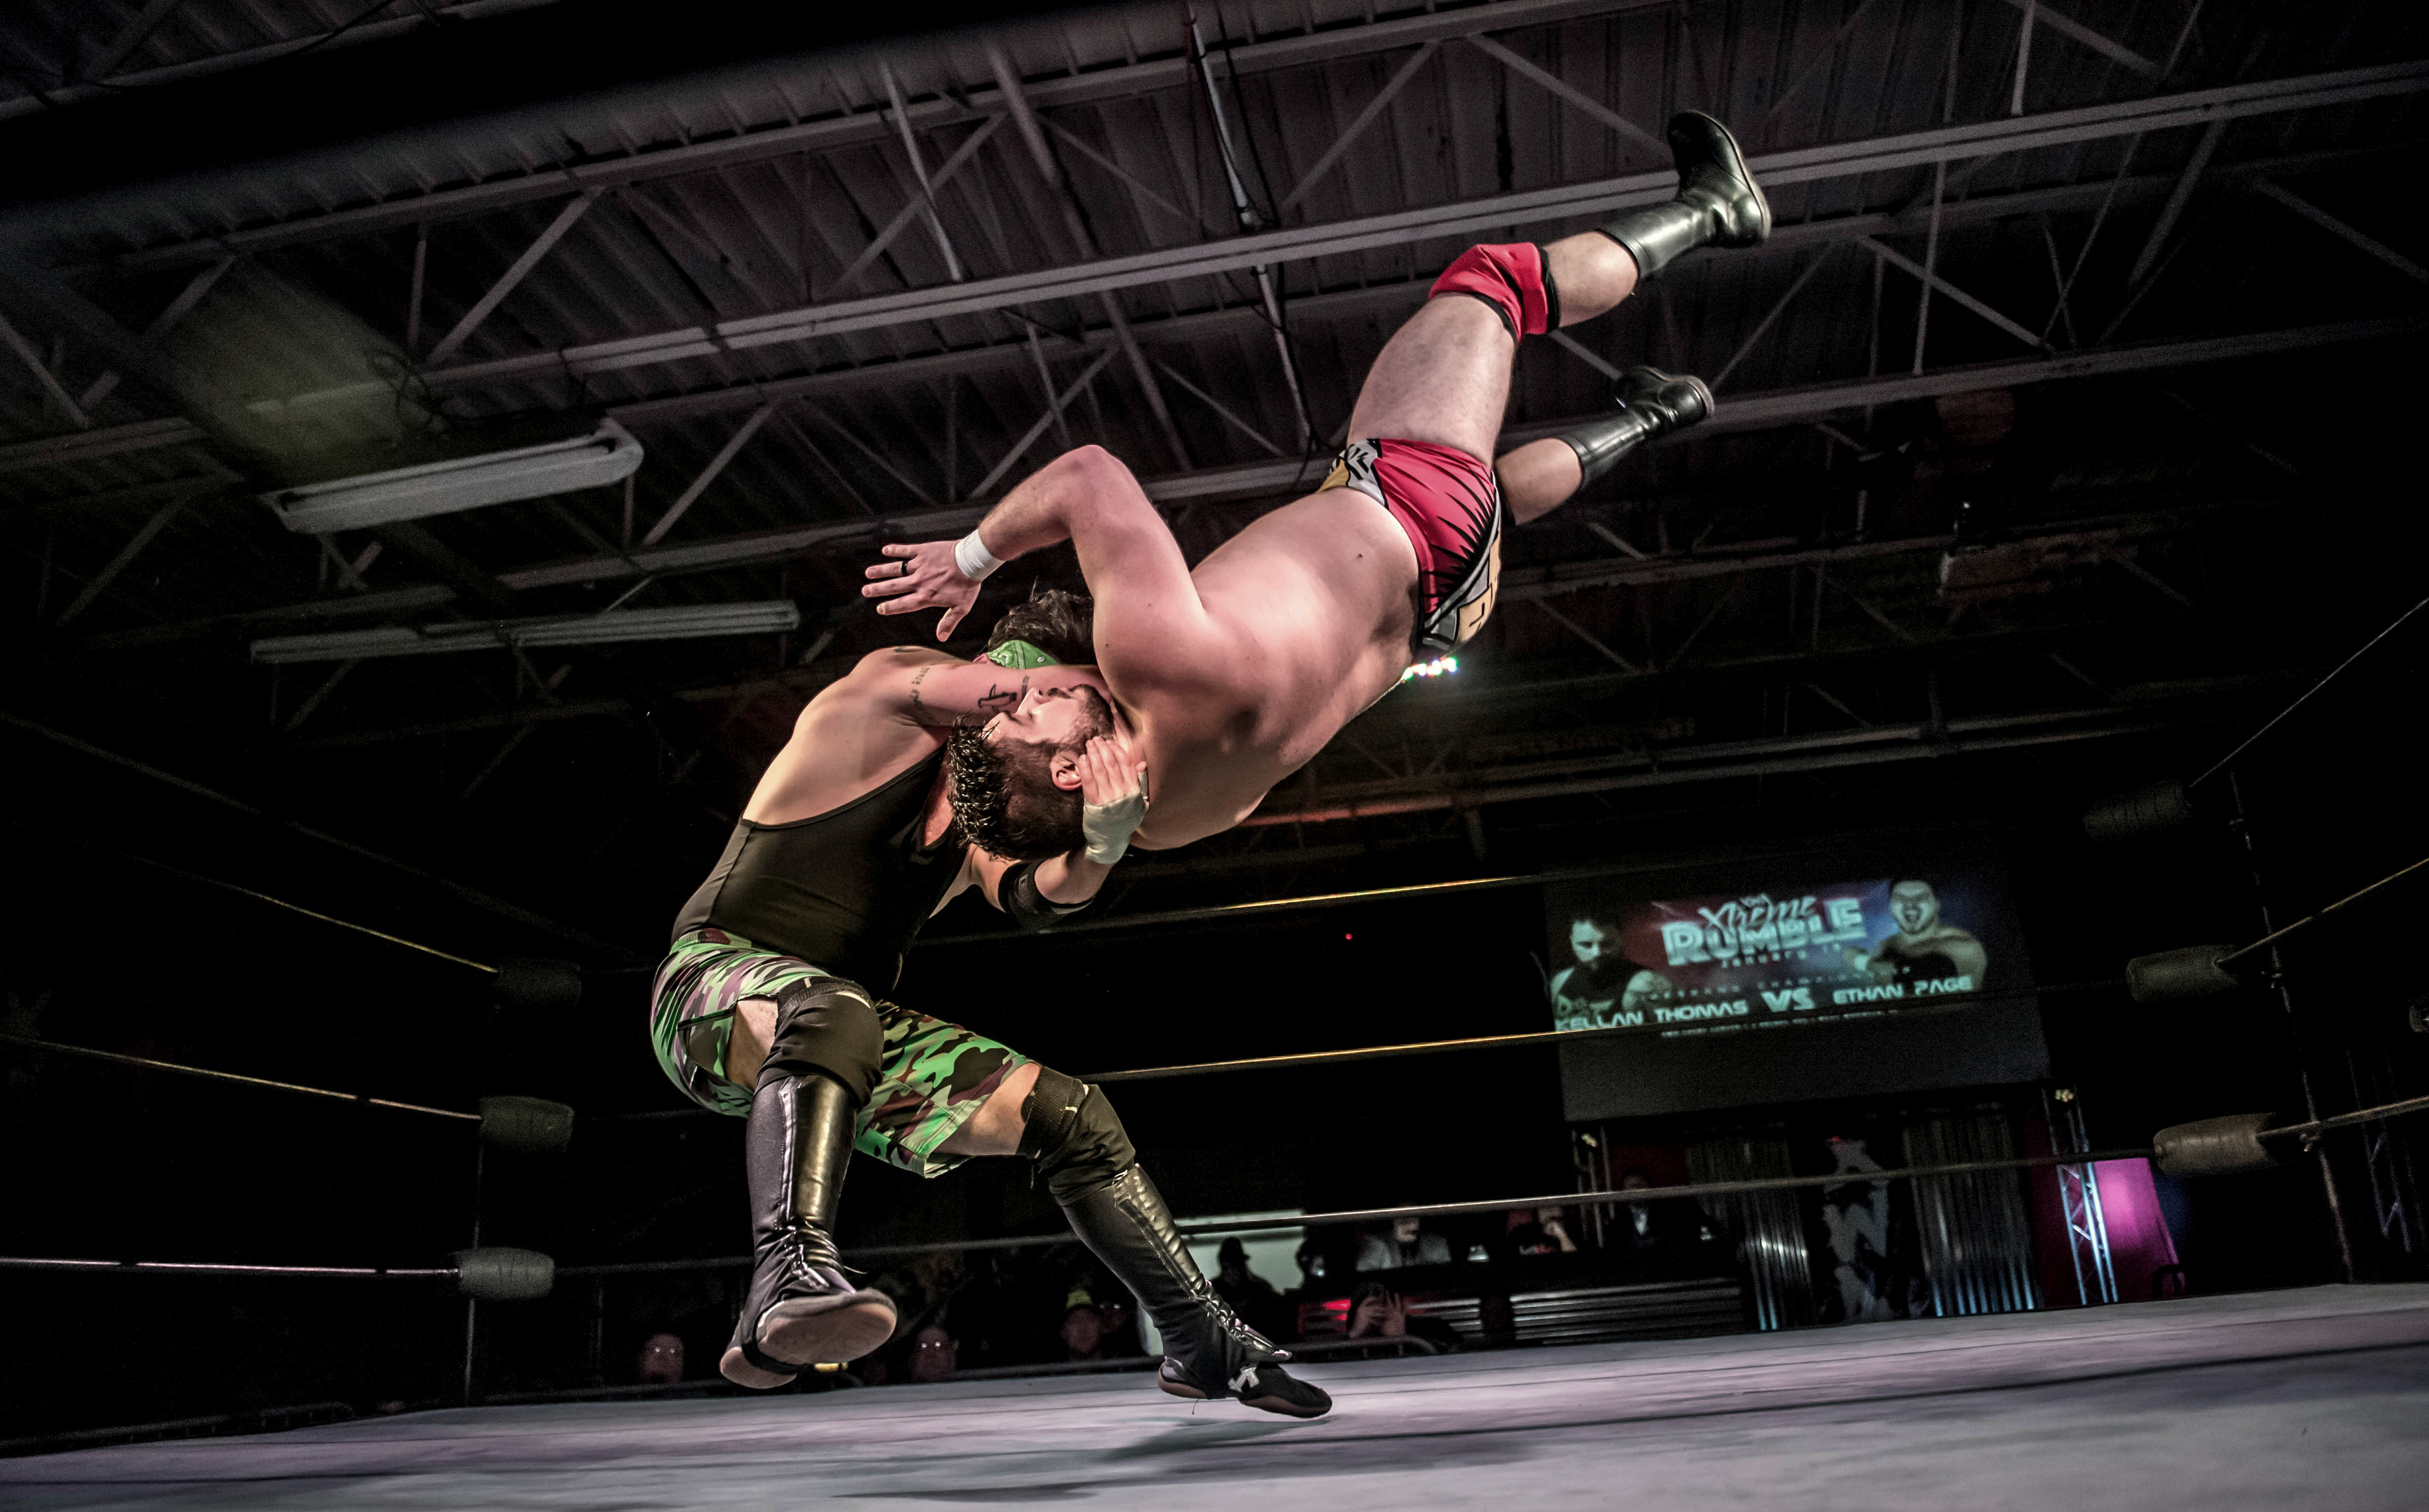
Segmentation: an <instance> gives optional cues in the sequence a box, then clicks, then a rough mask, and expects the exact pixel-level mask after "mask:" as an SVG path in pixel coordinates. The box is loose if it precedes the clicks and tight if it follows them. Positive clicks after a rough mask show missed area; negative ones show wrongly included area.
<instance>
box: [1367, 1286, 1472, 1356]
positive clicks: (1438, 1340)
mask: <svg viewBox="0 0 2429 1512" xmlns="http://www.w3.org/2000/svg"><path fill="white" fill-rule="evenodd" d="M1403 1336H1406V1337H1410V1338H1414V1339H1425V1340H1426V1341H1427V1342H1429V1343H1430V1344H1432V1345H1434V1346H1435V1347H1436V1348H1438V1349H1446V1350H1449V1349H1457V1348H1459V1346H1460V1337H1459V1330H1458V1329H1456V1328H1453V1327H1452V1326H1451V1325H1450V1324H1448V1323H1445V1322H1443V1321H1442V1320H1441V1319H1439V1318H1430V1317H1428V1316H1426V1315H1425V1314H1424V1313H1421V1312H1416V1311H1413V1310H1412V1309H1411V1307H1410V1306H1409V1302H1408V1299H1407V1298H1405V1297H1403V1296H1401V1295H1400V1294H1399V1293H1398V1292H1396V1291H1394V1290H1390V1289H1389V1288H1387V1287H1385V1286H1384V1285H1383V1283H1381V1282H1380V1281H1364V1282H1361V1283H1360V1284H1359V1287H1358V1290H1356V1291H1355V1292H1352V1293H1351V1294H1350V1300H1349V1337H1350V1338H1352V1339H1398V1338H1401V1337H1403Z"/></svg>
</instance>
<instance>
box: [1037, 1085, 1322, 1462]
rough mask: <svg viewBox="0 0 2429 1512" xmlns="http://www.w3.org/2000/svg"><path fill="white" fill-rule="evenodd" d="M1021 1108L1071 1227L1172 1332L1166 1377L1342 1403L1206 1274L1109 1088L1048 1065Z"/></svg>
mask: <svg viewBox="0 0 2429 1512" xmlns="http://www.w3.org/2000/svg"><path fill="white" fill-rule="evenodd" d="M1022 1112H1023V1114H1024V1125H1023V1128H1022V1132H1021V1140H1020V1153H1021V1154H1023V1155H1026V1156H1028V1157H1029V1158H1030V1159H1033V1160H1035V1161H1036V1162H1037V1163H1038V1167H1039V1169H1040V1171H1041V1173H1042V1174H1043V1175H1045V1177H1046V1185H1047V1190H1048V1191H1049V1192H1052V1193H1053V1195H1054V1200H1055V1201H1056V1202H1058V1203H1060V1204H1061V1205H1062V1208H1063V1215H1064V1217H1065V1218H1066V1219H1068V1220H1069V1221H1070V1224H1071V1231H1072V1232H1073V1233H1075V1234H1077V1235H1079V1236H1080V1241H1081V1242H1082V1243H1084V1244H1086V1245H1087V1246H1088V1249H1089V1251H1090V1252H1091V1253H1092V1254H1094V1255H1095V1256H1096V1257H1097V1258H1098V1259H1099V1260H1101V1261H1103V1262H1104V1265H1105V1268H1106V1269H1107V1270H1109V1271H1111V1272H1113V1273H1114V1274H1115V1276H1117V1277H1119V1278H1120V1280H1121V1282H1122V1284H1123V1285H1124V1286H1127V1287H1129V1288H1130V1289H1131V1291H1132V1294H1133V1295H1134V1296H1136V1297H1137V1298H1138V1301H1139V1306H1140V1307H1144V1308H1145V1309H1147V1315H1148V1317H1149V1318H1152V1319H1154V1320H1155V1326H1156V1331H1157V1332H1158V1333H1161V1334H1162V1335H1163V1336H1164V1363H1163V1364H1162V1365H1161V1366H1160V1367H1158V1370H1157V1373H1156V1384H1157V1385H1158V1386H1160V1387H1162V1388H1163V1389H1165V1390H1166V1391H1168V1392H1170V1393H1171V1394H1172V1395H1174V1396H1178V1397H1186V1398H1189V1399H1191V1400H1193V1401H1203V1400H1206V1399H1209V1398H1215V1397H1227V1396H1236V1397H1238V1398H1239V1399H1240V1401H1241V1402H1242V1403H1243V1404H1244V1405H1248V1406H1251V1407H1256V1408H1258V1409H1260V1410H1262V1411H1265V1412H1279V1413H1283V1414H1286V1415H1288V1416H1290V1417H1295V1418H1314V1417H1321V1416H1322V1415H1323V1414H1325V1413H1326V1412H1329V1411H1330V1410H1331V1409H1332V1398H1330V1396H1328V1395H1326V1394H1325V1393H1324V1392H1323V1391H1322V1390H1320V1389H1317V1388H1315V1387H1314V1386H1311V1385H1309V1384H1308V1383H1307V1382H1305V1381H1301V1380H1297V1379H1294V1378H1293V1377H1292V1376H1291V1375H1290V1374H1289V1372H1286V1371H1284V1370H1283V1369H1282V1368H1281V1361H1283V1360H1286V1359H1288V1358H1289V1357H1290V1355H1289V1353H1288V1352H1287V1351H1285V1350H1281V1349H1278V1348H1276V1347H1275V1346H1274V1344H1273V1342H1272V1340H1270V1339H1266V1338H1265V1337H1264V1335H1262V1334H1260V1333H1258V1332H1257V1331H1256V1330H1255V1329H1253V1328H1251V1327H1249V1326H1248V1324H1247V1323H1242V1322H1241V1321H1240V1319H1239V1316H1238V1315H1237V1314H1235V1313H1234V1312H1232V1310H1231V1305H1230V1304H1229V1303H1227V1302H1225V1301H1224V1300H1223V1299H1222V1298H1221V1297H1219V1296H1217V1295H1216V1294H1215V1289H1214V1287H1213V1286H1211V1285H1210V1284H1208V1282H1207V1280H1206V1277H1205V1275H1204V1274H1203V1273H1201V1272H1200V1271H1199V1270H1198V1262H1197V1261H1196V1260H1194V1259H1192V1258H1190V1256H1189V1249H1188V1246H1187V1245H1185V1244H1183V1243H1182V1242H1181V1236H1180V1234H1179V1233H1178V1232H1176V1231H1175V1230H1174V1228H1173V1224H1172V1213H1171V1211H1170V1210H1169V1209H1168V1208H1165V1205H1164V1197H1163V1195H1162V1194H1161V1193H1159V1192H1157V1191H1156V1190H1155V1183H1154V1182H1153V1181H1150V1180H1148V1175H1147V1173H1146V1172H1145V1171H1143V1170H1141V1169H1140V1168H1139V1165H1138V1161H1137V1159H1136V1157H1135V1153H1134V1152H1133V1150H1132V1146H1131V1142H1130V1137H1129V1135H1128V1134H1126V1133H1125V1132H1124V1131H1123V1129H1122V1126H1121V1120H1120V1119H1119V1118H1117V1117H1115V1115H1114V1111H1113V1108H1112V1105H1111V1104H1109V1103H1108V1102H1107V1101H1106V1100H1105V1096H1104V1094H1103V1093H1101V1092H1099V1091H1098V1090H1097V1089H1096V1088H1094V1087H1091V1086H1088V1085H1087V1084H1085V1083H1083V1082H1080V1081H1076V1080H1074V1079H1072V1078H1071V1077H1069V1076H1063V1075H1061V1074H1060V1073H1057V1072H1053V1071H1048V1070H1046V1069H1045V1068H1043V1067H1040V1068H1039V1075H1038V1077H1037V1085H1036V1087H1035V1089H1034V1090H1033V1091H1032V1092H1031V1093H1030V1095H1029V1100H1028V1102H1027V1103H1026V1104H1025V1105H1024V1107H1023V1109H1022Z"/></svg>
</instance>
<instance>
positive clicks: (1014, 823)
mask: <svg viewBox="0 0 2429 1512" xmlns="http://www.w3.org/2000/svg"><path fill="white" fill-rule="evenodd" d="M1072 692H1073V693H1074V694H1075V695H1077V696H1078V697H1079V698H1080V701H1081V704H1082V707H1084V708H1085V709H1086V711H1087V713H1086V715H1084V716H1083V717H1082V720H1081V721H1080V724H1079V725H1078V727H1077V728H1076V729H1074V730H1073V731H1072V732H1071V739H1070V742H1069V744H1067V745H1064V746H1054V745H1049V743H1047V742H1045V741H1042V740H1006V741H989V740H988V739H987V738H986V731H985V729H984V727H983V726H972V725H964V726H961V727H959V728H957V729H955V730H954V731H953V732H952V733H951V734H950V735H949V736H947V737H946V740H945V792H946V796H947V797H948V798H949V799H950V802H951V803H952V807H953V824H954V827H955V828H956V829H958V830H961V832H962V838H963V839H965V840H967V841H968V842H969V843H970V844H971V845H973V846H978V847H979V848H980V849H981V850H983V851H987V852H989V853H991V854H993V855H998V856H1001V857H1002V858H1003V859H1004V860H1006V861H1045V860H1047V859H1048V858H1049V857H1052V856H1059V855H1062V854H1063V853H1064V852H1065V851H1067V850H1077V849H1079V848H1080V846H1082V843H1083V842H1084V837H1083V836H1082V833H1081V830H1080V810H1081V807H1082V800H1081V797H1080V793H1079V790H1078V789H1076V788H1067V789H1066V788H1059V787H1056V786H1055V785H1054V777H1053V770H1052V768H1053V764H1054V758H1055V757H1056V756H1058V755H1060V754H1062V753H1063V752H1065V751H1073V752H1076V751H1078V750H1080V749H1081V748H1083V747H1085V746H1086V745H1087V743H1088V742H1089V741H1091V740H1094V739H1096V738H1097V737H1099V735H1110V734H1112V733H1113V732H1114V711H1113V706H1112V705H1111V704H1109V703H1107V702H1106V701H1105V698H1104V695H1103V694H1100V693H1099V692H1098V691H1097V690H1096V689H1094V688H1092V687H1086V686H1082V687H1078V688H1074V689H1073V690H1072Z"/></svg>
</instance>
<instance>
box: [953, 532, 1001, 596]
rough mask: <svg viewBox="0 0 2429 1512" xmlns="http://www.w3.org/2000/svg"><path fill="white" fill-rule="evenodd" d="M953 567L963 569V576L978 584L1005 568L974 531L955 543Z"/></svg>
mask: <svg viewBox="0 0 2429 1512" xmlns="http://www.w3.org/2000/svg"><path fill="white" fill-rule="evenodd" d="M953 566H955V567H960V568H961V569H962V576H964V577H966V578H967V579H969V580H970V581H971V582H972V583H976V582H979V581H980V580H981V579H983V578H984V577H985V576H986V575H987V574H988V573H990V572H992V571H994V570H995V569H996V568H998V567H1001V566H1003V562H1002V560H1001V559H1000V558H999V557H998V556H997V555H996V554H995V553H994V552H993V551H988V550H987V549H986V543H985V542H984V541H982V540H980V539H979V533H978V532H976V531H972V532H970V533H969V534H967V535H965V536H963V537H962V538H961V539H960V540H958V541H955V542H954V543H953Z"/></svg>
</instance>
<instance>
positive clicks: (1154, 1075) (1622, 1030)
mask: <svg viewBox="0 0 2429 1512" xmlns="http://www.w3.org/2000/svg"><path fill="white" fill-rule="evenodd" d="M2124 985H2125V982H2124V979H2123V978H2102V979H2100V980H2097V981H2069V982H2052V983H2049V984H2047V985H2045V986H2036V987H2012V988H2009V989H2008V991H2006V992H2003V993H1969V994H1965V995H1964V996H1962V997H1954V996H1952V997H1950V998H1948V999H1947V1000H1945V1001H1941V1002H1930V1003H1925V1004H1923V1005H1921V1006H1922V1007H1923V1008H1924V1009H1925V1010H1926V1011H1927V1010H1929V1009H1943V1010H1956V1009H1962V1008H1973V1007H1975V1006H1977V1005H1979V1004H1983V1003H2003V1002H2014V1001H2018V1000H2021V999H2025V998H2035V997H2041V996H2044V995H2046V994H2052V993H2085V992H2092V991H2096V990H2098V989H2101V988H2107V987H2123V986H2124ZM1909 1011H1912V1010H1911V1009H1909ZM1646 1027H1647V1026H1644V1025H1628V1026H1624V1027H1617V1028H1594V1029H1531V1030H1528V1031H1527V1032H1525V1033H1522V1034H1479V1035H1474V1036H1471V1037H1469V1038H1466V1039H1461V1040H1419V1041H1415V1042H1413V1043H1411V1044H1372V1045H1367V1046H1365V1047H1364V1048H1363V1049H1357V1050H1307V1051H1300V1052H1297V1053H1294V1054H1291V1055H1264V1056H1250V1057H1248V1058H1246V1059H1244V1060H1199V1061H1196V1062H1193V1063H1190V1064H1186V1065H1177V1066H1148V1067H1144V1068H1141V1069H1138V1070H1134V1071H1104V1072H1094V1073H1091V1074H1089V1075H1086V1076H1082V1077H1080V1079H1081V1080H1082V1081H1094V1082H1100V1083H1101V1082H1115V1081H1153V1080H1160V1079H1162V1078H1165V1077H1167V1076H1204V1075H1206V1074H1207V1073H1209V1072H1215V1071H1248V1070H1254V1069H1257V1068H1259V1067H1264V1066H1330V1065H1341V1064H1344V1063H1346V1062H1349V1061H1354V1060H1386V1059H1389V1058H1391V1057H1394V1056H1404V1055H1435V1054H1439V1053H1442V1052H1444V1051H1448V1050H1487V1049H1497V1048H1501V1047H1503V1046H1512V1045H1524V1044H1569V1043H1571V1042H1572V1041H1577V1040H1608V1039H1614V1038H1617V1037H1619V1036H1621V1035H1639V1034H1643V1033H1644V1032H1645V1029H1646ZM626 1116H631V1115H626Z"/></svg>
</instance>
